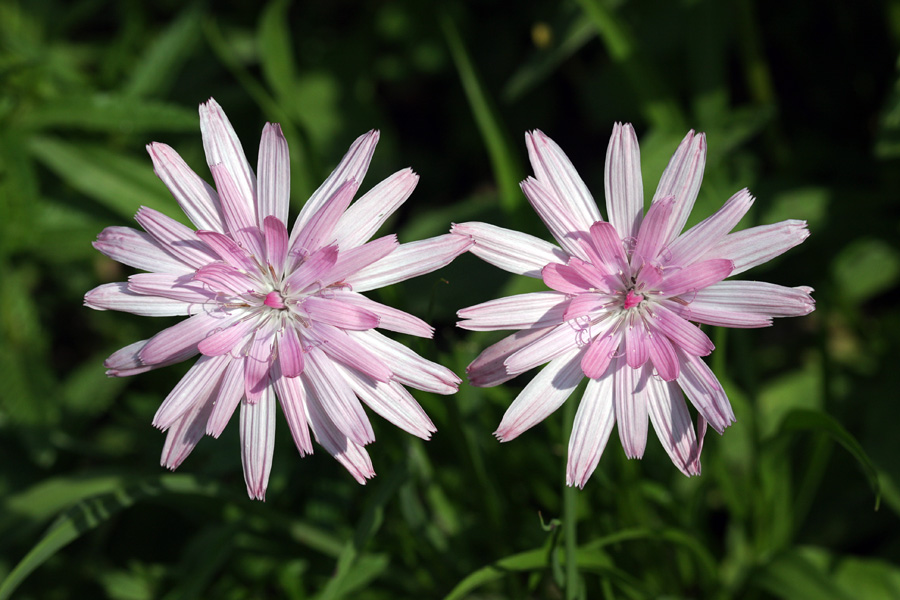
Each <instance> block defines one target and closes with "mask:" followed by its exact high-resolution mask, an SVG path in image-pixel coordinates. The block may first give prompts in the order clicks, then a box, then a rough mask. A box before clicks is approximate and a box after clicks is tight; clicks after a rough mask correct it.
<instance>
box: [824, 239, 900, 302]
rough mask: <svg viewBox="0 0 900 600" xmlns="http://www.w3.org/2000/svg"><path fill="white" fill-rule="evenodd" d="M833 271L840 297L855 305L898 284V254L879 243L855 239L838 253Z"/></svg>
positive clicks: (883, 242) (886, 244) (899, 266)
mask: <svg viewBox="0 0 900 600" xmlns="http://www.w3.org/2000/svg"><path fill="white" fill-rule="evenodd" d="M833 271H834V277H835V279H836V280H837V283H838V285H839V286H840V289H841V293H842V294H843V296H844V297H845V298H847V300H849V301H850V302H852V303H854V304H858V303H861V302H865V301H866V300H868V299H870V298H872V297H874V296H876V295H878V294H880V293H881V292H884V291H886V290H888V289H890V288H891V287H893V286H895V285H896V284H897V281H898V280H900V252H897V249H896V248H894V247H893V246H892V245H891V244H889V243H887V242H885V241H883V240H880V239H875V238H862V239H858V240H855V241H854V242H852V243H851V244H850V245H849V246H847V247H846V248H844V249H843V250H841V253H840V254H839V255H838V256H837V259H835V261H834V266H833Z"/></svg>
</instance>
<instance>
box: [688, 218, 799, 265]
mask: <svg viewBox="0 0 900 600" xmlns="http://www.w3.org/2000/svg"><path fill="white" fill-rule="evenodd" d="M807 237H809V230H808V229H807V228H806V221H798V220H789V221H782V222H781V223H775V224H773V225H761V226H759V227H751V228H750V229H744V230H743V231H738V232H736V233H731V234H728V235H726V236H725V237H724V238H723V239H722V240H720V241H719V243H718V244H716V245H715V246H713V247H712V248H711V249H710V250H709V252H708V253H707V256H706V258H727V259H730V260H733V261H734V271H732V272H731V274H732V275H737V274H738V273H743V272H744V271H746V270H747V269H752V268H753V267H755V266H757V265H761V264H763V263H765V262H769V261H770V260H772V259H773V258H775V257H776V256H780V255H781V254H784V253H785V252H787V251H788V250H790V249H791V248H793V247H794V246H797V245H799V244H801V243H802V242H803V240H805V239H806V238H807Z"/></svg>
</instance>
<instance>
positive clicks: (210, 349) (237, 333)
mask: <svg viewBox="0 0 900 600" xmlns="http://www.w3.org/2000/svg"><path fill="white" fill-rule="evenodd" d="M260 322H261V317H260V315H257V314H247V315H246V316H244V317H243V318H241V319H239V320H238V321H237V322H234V323H233V324H231V325H229V326H228V327H225V328H222V329H217V330H215V331H213V332H212V333H211V334H210V335H208V336H207V337H205V338H203V339H202V340H200V343H198V344H197V350H199V351H200V354H203V355H204V356H221V355H223V354H229V353H231V354H232V356H235V357H236V356H238V355H240V354H241V353H242V351H243V349H244V346H245V345H246V342H247V337H248V336H249V335H250V334H251V333H252V332H253V331H254V330H255V329H256V328H257V327H259V325H260ZM232 351H233V352H232Z"/></svg>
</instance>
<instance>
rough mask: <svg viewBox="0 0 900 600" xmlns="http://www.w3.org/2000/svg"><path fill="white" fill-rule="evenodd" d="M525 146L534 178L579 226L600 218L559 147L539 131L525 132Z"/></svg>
mask: <svg viewBox="0 0 900 600" xmlns="http://www.w3.org/2000/svg"><path fill="white" fill-rule="evenodd" d="M525 145H526V146H527V147H528V158H529V160H530V161H531V166H532V168H533V169H534V174H535V177H536V178H537V179H538V181H540V182H541V183H542V184H544V185H545V186H546V187H547V189H548V190H552V191H553V193H554V194H555V195H556V197H557V198H558V199H560V200H561V201H562V202H564V203H565V205H566V209H567V210H568V211H569V213H570V214H571V215H572V217H573V218H574V219H575V221H576V223H577V224H578V225H579V229H581V230H584V229H587V228H588V227H589V226H590V224H591V223H593V222H594V221H599V220H600V218H601V217H600V211H599V210H598V209H597V203H596V202H594V198H593V197H592V196H591V193H590V191H588V188H587V186H586V185H585V184H584V181H582V179H581V176H580V175H579V174H578V171H577V170H576V169H575V167H574V166H573V165H572V162H571V161H570V160H569V157H567V156H566V154H565V152H563V150H562V148H560V147H559V146H558V145H557V144H556V142H554V141H553V140H551V139H550V138H549V137H547V136H546V135H544V133H543V132H542V131H540V130H535V131H533V132H531V133H526V134H525Z"/></svg>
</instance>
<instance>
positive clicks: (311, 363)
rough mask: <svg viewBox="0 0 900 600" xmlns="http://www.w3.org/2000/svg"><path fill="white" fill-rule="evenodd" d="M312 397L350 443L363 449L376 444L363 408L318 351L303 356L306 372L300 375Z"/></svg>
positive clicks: (315, 349)
mask: <svg viewBox="0 0 900 600" xmlns="http://www.w3.org/2000/svg"><path fill="white" fill-rule="evenodd" d="M300 377H303V380H304V381H305V382H306V384H307V387H308V389H310V390H311V391H312V392H313V393H315V395H316V398H318V400H319V403H320V405H321V406H322V409H323V410H324V411H325V414H326V415H328V419H329V420H330V421H331V422H332V423H334V425H335V427H337V428H338V429H339V430H340V431H341V433H343V434H344V435H345V436H347V437H348V438H349V439H350V440H352V441H353V442H355V443H357V444H359V445H361V446H364V445H366V444H369V443H371V442H373V441H375V433H374V432H373V431H372V425H371V423H369V418H368V417H367V416H366V413H365V411H364V410H363V408H362V405H361V404H360V403H359V400H358V399H357V398H356V395H355V394H354V393H353V390H351V389H350V386H349V385H347V382H346V381H345V380H344V378H343V376H342V375H341V373H340V371H338V369H337V367H336V366H335V364H334V363H333V362H332V361H331V359H330V358H329V357H328V356H326V355H325V354H324V353H323V352H322V351H321V350H319V349H318V348H310V350H309V352H308V353H307V354H306V369H305V370H304V371H303V374H302V375H300Z"/></svg>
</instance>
